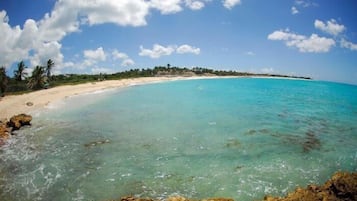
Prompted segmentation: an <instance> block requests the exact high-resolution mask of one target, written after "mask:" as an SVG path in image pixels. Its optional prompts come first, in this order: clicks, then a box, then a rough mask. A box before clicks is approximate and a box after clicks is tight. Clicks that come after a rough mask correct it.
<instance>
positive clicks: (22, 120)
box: [7, 114, 32, 130]
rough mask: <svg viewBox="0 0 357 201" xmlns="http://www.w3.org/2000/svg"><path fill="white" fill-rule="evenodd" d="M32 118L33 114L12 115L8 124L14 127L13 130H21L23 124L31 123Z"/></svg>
mask: <svg viewBox="0 0 357 201" xmlns="http://www.w3.org/2000/svg"><path fill="white" fill-rule="evenodd" d="M31 120H32V116H31V115H27V114H19V115H15V116H13V117H11V118H10V121H9V122H8V123H7V125H8V127H12V130H19V129H20V128H21V127H22V126H25V125H31Z"/></svg>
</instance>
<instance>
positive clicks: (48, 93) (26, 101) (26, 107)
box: [0, 76, 299, 120]
mask: <svg viewBox="0 0 357 201" xmlns="http://www.w3.org/2000/svg"><path fill="white" fill-rule="evenodd" d="M217 78H218V79H219V78H269V79H297V78H285V77H275V76H274V77H265V76H264V77H263V76H189V77H185V76H172V77H171V76H162V77H140V78H128V79H120V80H105V81H95V82H90V83H84V84H77V85H63V86H57V87H53V88H49V89H42V90H38V91H33V92H30V93H26V94H21V95H8V96H5V97H3V98H1V99H0V111H1V112H0V120H1V119H10V118H11V117H12V116H14V115H18V114H23V113H24V114H30V115H33V114H34V113H35V112H36V111H38V110H40V109H44V108H46V107H47V106H49V105H50V104H52V103H54V102H57V101H61V100H64V99H66V98H68V97H72V96H77V95H83V94H87V93H93V92H96V91H102V90H108V89H115V88H123V87H130V86H134V85H142V84H151V83H159V82H167V81H176V80H193V79H217ZM298 80H299V79H298Z"/></svg>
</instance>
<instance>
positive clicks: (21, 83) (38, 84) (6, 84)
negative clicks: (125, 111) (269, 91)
mask: <svg viewBox="0 0 357 201" xmlns="http://www.w3.org/2000/svg"><path fill="white" fill-rule="evenodd" d="M54 65H55V63H54V62H53V61H52V60H51V59H49V60H48V61H47V64H46V66H36V67H35V68H34V69H33V71H32V73H31V76H28V74H27V73H26V71H25V69H26V68H27V66H26V65H25V63H24V62H23V61H21V62H19V63H18V64H17V69H16V70H15V71H14V77H13V78H9V77H7V76H6V70H5V67H1V68H0V89H1V91H0V92H1V95H4V93H5V91H7V92H8V93H12V94H13V93H23V92H27V91H31V90H38V89H43V88H48V87H49V86H50V85H51V87H54V86H60V85H66V84H81V83H87V82H95V81H103V80H119V79H125V78H138V77H155V76H187V77H188V76H270V77H274V76H276V77H291V78H302V79H311V78H309V77H298V76H287V75H277V74H254V73H248V72H238V71H232V70H230V71H225V70H213V69H208V68H202V67H194V68H191V69H189V68H186V67H176V66H171V65H170V64H167V65H166V66H156V67H154V68H147V69H130V70H127V71H122V72H117V73H112V74H102V73H100V74H59V75H52V74H51V71H52V70H53V67H54Z"/></svg>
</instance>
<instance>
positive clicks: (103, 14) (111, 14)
mask: <svg viewBox="0 0 357 201" xmlns="http://www.w3.org/2000/svg"><path fill="white" fill-rule="evenodd" d="M67 1H70V2H73V4H78V5H79V8H80V13H81V14H82V13H83V14H84V15H86V16H87V18H88V22H89V24H90V25H93V24H103V23H114V24H117V25H121V26H128V25H130V26H143V25H146V20H145V17H146V16H147V15H148V14H149V5H148V3H147V2H146V1H145V0H120V1H116V0H87V1H80V3H77V1H73V0H67Z"/></svg>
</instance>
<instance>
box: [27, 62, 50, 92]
mask: <svg viewBox="0 0 357 201" xmlns="http://www.w3.org/2000/svg"><path fill="white" fill-rule="evenodd" d="M45 72H46V71H45V67H43V66H36V67H35V69H33V71H32V75H31V77H30V79H29V82H28V87H29V88H31V89H41V88H43V87H44V86H45V84H46V82H47V77H46V75H45Z"/></svg>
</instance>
